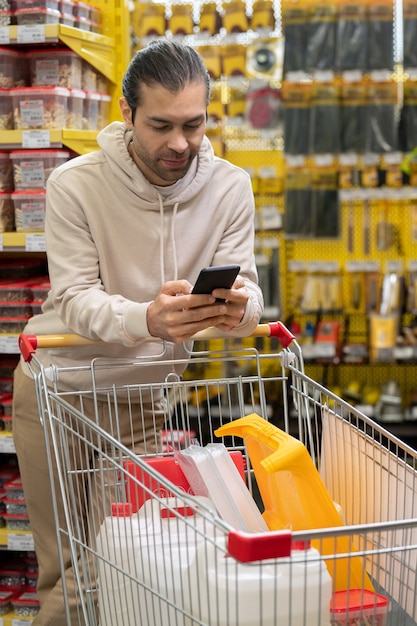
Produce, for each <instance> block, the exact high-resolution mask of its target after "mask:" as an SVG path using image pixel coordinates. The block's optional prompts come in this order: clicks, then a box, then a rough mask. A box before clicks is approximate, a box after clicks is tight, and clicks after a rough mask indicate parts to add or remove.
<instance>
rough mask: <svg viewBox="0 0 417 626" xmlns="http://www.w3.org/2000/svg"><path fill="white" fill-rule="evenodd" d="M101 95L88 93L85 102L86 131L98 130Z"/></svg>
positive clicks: (84, 125) (84, 127)
mask: <svg viewBox="0 0 417 626" xmlns="http://www.w3.org/2000/svg"><path fill="white" fill-rule="evenodd" d="M100 101H101V95H100V94H99V93H93V92H91V91H87V92H86V94H85V100H84V120H83V129H84V130H97V129H98V120H99V110H100Z"/></svg>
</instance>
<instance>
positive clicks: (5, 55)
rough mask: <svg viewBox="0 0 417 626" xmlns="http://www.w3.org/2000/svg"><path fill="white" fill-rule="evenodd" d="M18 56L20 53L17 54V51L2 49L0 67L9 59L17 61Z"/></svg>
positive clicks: (0, 51)
mask: <svg viewBox="0 0 417 626" xmlns="http://www.w3.org/2000/svg"><path fill="white" fill-rule="evenodd" d="M17 56H18V53H17V52H16V50H11V49H10V48H2V47H0V65H1V64H2V63H3V61H6V60H7V59H15V58H17Z"/></svg>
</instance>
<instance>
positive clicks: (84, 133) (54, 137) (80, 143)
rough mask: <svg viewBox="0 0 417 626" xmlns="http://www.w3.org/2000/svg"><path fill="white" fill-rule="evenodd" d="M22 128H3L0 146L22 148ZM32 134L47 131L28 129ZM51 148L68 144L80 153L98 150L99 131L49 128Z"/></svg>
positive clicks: (9, 148) (2, 147)
mask: <svg viewBox="0 0 417 626" xmlns="http://www.w3.org/2000/svg"><path fill="white" fill-rule="evenodd" d="M24 132H25V131H22V130H3V131H2V132H1V133H0V148H1V149H3V150H19V149H21V148H22V145H23V144H22V140H23V133H24ZM28 132H30V133H31V135H32V139H33V138H35V137H36V133H37V132H39V133H45V129H39V131H38V130H31V131H28ZM47 132H49V143H50V145H49V146H48V147H50V148H62V147H64V146H66V147H67V148H70V150H74V152H77V153H78V154H86V153H87V152H92V151H93V150H98V145H97V141H96V138H97V131H95V130H72V129H70V128H64V129H63V130H61V129H59V130H49V131H47ZM42 147H46V146H42Z"/></svg>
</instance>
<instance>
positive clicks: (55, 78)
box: [27, 48, 82, 89]
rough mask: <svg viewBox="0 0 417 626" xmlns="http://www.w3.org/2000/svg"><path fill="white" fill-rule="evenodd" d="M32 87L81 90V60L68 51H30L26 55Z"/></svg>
mask: <svg viewBox="0 0 417 626" xmlns="http://www.w3.org/2000/svg"><path fill="white" fill-rule="evenodd" d="M27 58H28V62H29V68H30V76H31V84H32V86H33V87H39V86H48V85H52V86H58V87H68V88H71V89H81V75H82V59H81V57H80V56H78V54H76V53H75V52H73V51H72V50H69V49H64V48H63V49H49V48H48V49H44V50H32V51H30V52H28V53H27Z"/></svg>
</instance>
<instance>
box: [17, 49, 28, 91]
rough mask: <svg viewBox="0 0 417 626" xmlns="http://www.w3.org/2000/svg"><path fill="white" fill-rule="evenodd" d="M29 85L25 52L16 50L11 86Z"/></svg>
mask: <svg viewBox="0 0 417 626" xmlns="http://www.w3.org/2000/svg"><path fill="white" fill-rule="evenodd" d="M29 85H30V79H29V70H28V61H27V56H26V52H25V51H24V50H17V51H16V67H15V76H14V85H13V87H28V86H29Z"/></svg>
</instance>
